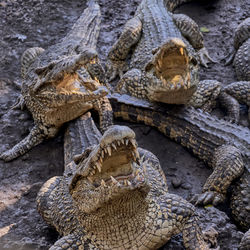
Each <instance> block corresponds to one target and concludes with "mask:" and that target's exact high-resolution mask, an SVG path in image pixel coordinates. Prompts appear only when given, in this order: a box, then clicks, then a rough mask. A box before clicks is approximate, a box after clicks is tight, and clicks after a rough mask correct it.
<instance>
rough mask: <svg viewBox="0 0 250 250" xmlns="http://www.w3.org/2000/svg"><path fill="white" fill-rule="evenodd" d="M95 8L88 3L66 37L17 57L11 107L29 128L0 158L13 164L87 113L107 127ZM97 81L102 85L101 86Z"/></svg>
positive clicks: (109, 118) (107, 107)
mask: <svg viewBox="0 0 250 250" xmlns="http://www.w3.org/2000/svg"><path fill="white" fill-rule="evenodd" d="M100 21H101V14H100V7H99V5H98V4H96V3H95V2H94V1H93V0H91V1H90V2H89V4H88V7H87V8H86V9H85V11H84V12H83V13H82V15H81V16H80V17H79V19H78V20H77V21H76V23H75V24H74V26H73V27H72V29H71V30H70V31H69V33H68V34H67V35H66V36H65V37H64V38H63V39H61V40H60V41H59V42H58V43H57V44H55V45H52V46H50V47H49V48H47V49H46V50H44V49H42V48H39V47H35V48H30V49H27V50H26V51H25V52H24V53H23V55H22V58H21V74H22V79H23V81H22V94H21V96H20V98H19V102H18V103H17V104H16V106H15V108H18V107H20V108H23V106H24V105H26V107H27V108H28V110H29V111H30V112H31V114H32V116H33V119H34V127H33V128H32V129H31V131H30V133H29V134H28V136H27V137H26V138H24V139H23V140H22V141H21V142H19V143H18V144H17V145H15V146H14V147H13V148H11V149H10V150H7V151H6V152H3V153H2V154H1V155H0V159H3V160H4V161H10V160H13V159H15V158H17V157H19V156H20V155H23V154H25V153H26V152H27V151H28V150H30V149H31V148H32V147H34V146H36V145H37V144H39V143H41V142H42V141H43V140H44V139H45V138H51V137H54V136H55V135H56V134H57V132H58V130H59V128H60V127H61V126H62V125H63V124H64V123H65V122H68V121H70V120H72V119H75V118H77V117H79V116H80V115H82V114H83V113H85V112H86V111H88V110H90V109H95V110H96V111H97V112H98V113H99V117H100V127H101V128H102V129H103V130H105V129H106V128H107V127H108V126H109V125H111V124H112V117H113V115H112V108H111V106H110V103H109V101H108V99H107V97H105V96H106V94H107V93H108V90H107V88H106V87H104V86H102V84H101V83H103V84H105V82H104V70H103V68H102V66H101V64H100V63H99V62H98V57H97V52H96V43H97V38H98V35H99V30H100ZM100 82H101V83H100Z"/></svg>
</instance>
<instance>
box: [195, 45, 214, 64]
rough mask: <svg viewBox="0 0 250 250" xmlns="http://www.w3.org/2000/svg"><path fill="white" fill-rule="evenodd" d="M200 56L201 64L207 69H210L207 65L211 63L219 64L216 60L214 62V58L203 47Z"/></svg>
mask: <svg viewBox="0 0 250 250" xmlns="http://www.w3.org/2000/svg"><path fill="white" fill-rule="evenodd" d="M198 55H199V59H200V64H201V65H203V66H204V67H206V68H207V67H208V66H207V64H208V63H209V62H212V63H217V61H216V60H214V59H213V58H211V57H210V55H209V54H208V51H207V49H206V48H205V47H203V48H202V49H200V50H199V51H198Z"/></svg>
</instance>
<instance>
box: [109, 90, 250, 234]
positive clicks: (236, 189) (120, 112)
mask: <svg viewBox="0 0 250 250" xmlns="http://www.w3.org/2000/svg"><path fill="white" fill-rule="evenodd" d="M110 101H111V104H112V107H113V112H114V115H115V117H116V118H122V119H124V120H127V121H131V122H143V123H144V124H146V125H150V126H153V127H155V128H157V129H158V130H159V131H161V132H162V133H163V134H165V135H166V136H168V137H169V138H171V139H173V140H175V141H176V142H178V143H180V144H181V145H182V146H184V147H186V148H187V149H189V150H190V151H191V152H192V153H194V154H195V155H196V156H198V158H200V159H202V160H204V161H205V162H206V163H207V164H208V165H209V166H211V167H212V168H213V173H212V174H211V175H210V176H209V177H208V179H207V181H206V183H205V185H204V187H203V194H201V195H195V196H194V198H193V200H192V201H193V202H194V203H196V204H197V205H207V204H213V205H217V204H218V203H220V202H223V201H224V199H225V196H226V192H227V189H228V187H229V186H230V185H232V188H233V192H232V196H231V209H232V215H233V217H234V219H235V220H236V221H237V222H238V223H239V224H240V225H241V226H242V227H243V228H244V229H247V230H248V229H249V225H250V213H249V211H250V206H249V204H250V174H249V166H250V131H249V129H248V128H244V127H241V126H238V125H236V124H232V123H230V122H227V121H225V120H220V119H218V118H216V117H213V116H210V115H208V114H206V113H204V112H202V111H200V110H195V109H193V108H187V107H180V106H179V107H177V106H175V107H173V106H170V105H165V106H163V105H161V106H160V105H158V106H157V105H152V104H151V103H149V102H147V101H142V100H139V99H137V98H133V97H130V96H128V95H119V94H114V95H112V96H111V97H110ZM156 110H157V111H156ZM237 177H240V178H238V179H237ZM233 180H236V181H235V182H234V183H233V184H232V182H233Z"/></svg>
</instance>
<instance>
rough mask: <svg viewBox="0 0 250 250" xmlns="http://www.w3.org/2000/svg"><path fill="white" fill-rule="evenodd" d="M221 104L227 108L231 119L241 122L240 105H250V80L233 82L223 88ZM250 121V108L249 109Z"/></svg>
mask: <svg viewBox="0 0 250 250" xmlns="http://www.w3.org/2000/svg"><path fill="white" fill-rule="evenodd" d="M219 99H220V103H221V105H222V106H223V107H224V108H225V109H226V111H227V114H228V118H229V120H230V121H233V122H236V123H238V122H239V116H240V105H239V103H243V104H246V105H247V106H248V107H250V81H240V82H233V83H231V84H229V85H228V86H226V87H224V88H222V90H221V94H220V96H219ZM248 119H249V121H250V109H249V110H248Z"/></svg>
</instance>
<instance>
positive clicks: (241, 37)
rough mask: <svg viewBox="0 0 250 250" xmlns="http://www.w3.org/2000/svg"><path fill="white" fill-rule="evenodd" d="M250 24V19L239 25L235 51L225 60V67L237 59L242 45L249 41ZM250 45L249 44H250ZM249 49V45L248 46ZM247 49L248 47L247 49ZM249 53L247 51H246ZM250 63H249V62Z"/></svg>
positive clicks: (235, 35)
mask: <svg viewBox="0 0 250 250" xmlns="http://www.w3.org/2000/svg"><path fill="white" fill-rule="evenodd" d="M249 23H250V17H249V18H247V19H245V20H244V21H243V22H242V23H240V24H239V25H238V27H237V28H236V31H235V34H234V49H233V51H231V52H230V53H229V55H228V56H227V57H226V58H225V59H226V62H225V65H228V64H230V63H231V62H232V61H233V60H234V57H235V54H236V52H237V50H238V49H239V48H240V46H241V45H243V44H244V42H245V41H247V40H248V39H249V37H250V29H249V25H250V24H249ZM248 44H249V42H248ZM248 48H249V45H248ZM246 49H247V47H246ZM246 52H247V50H246ZM248 63H249V61H248Z"/></svg>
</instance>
